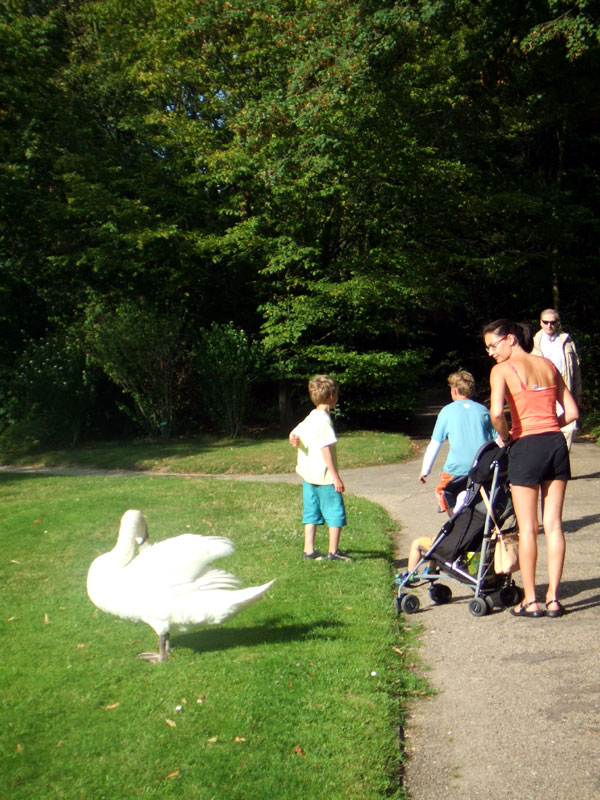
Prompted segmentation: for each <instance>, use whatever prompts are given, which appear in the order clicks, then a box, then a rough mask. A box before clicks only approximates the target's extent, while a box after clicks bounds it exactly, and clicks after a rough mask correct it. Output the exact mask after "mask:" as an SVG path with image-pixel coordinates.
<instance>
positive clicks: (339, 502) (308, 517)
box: [302, 481, 346, 528]
mask: <svg viewBox="0 0 600 800" xmlns="http://www.w3.org/2000/svg"><path fill="white" fill-rule="evenodd" d="M302 501H303V503H304V509H303V513H302V523H303V524H304V525H323V524H324V523H327V525H328V526H329V527H330V528H342V527H343V526H344V525H345V524H346V508H345V506H344V498H343V497H342V493H341V492H336V490H335V489H334V486H333V483H327V484H325V486H319V485H318V484H316V483H307V482H306V481H303V482H302Z"/></svg>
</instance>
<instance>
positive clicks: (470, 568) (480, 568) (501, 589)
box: [396, 441, 523, 617]
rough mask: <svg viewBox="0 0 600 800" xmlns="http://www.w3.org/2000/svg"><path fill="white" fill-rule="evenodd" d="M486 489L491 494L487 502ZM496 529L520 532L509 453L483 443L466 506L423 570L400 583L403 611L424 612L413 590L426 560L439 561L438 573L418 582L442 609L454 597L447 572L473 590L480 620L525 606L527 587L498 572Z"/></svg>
mask: <svg viewBox="0 0 600 800" xmlns="http://www.w3.org/2000/svg"><path fill="white" fill-rule="evenodd" d="M482 489H483V491H484V492H485V493H486V494H487V499H488V503H487V504H486V502H485V499H484V497H483V495H482V491H481V490H482ZM496 525H497V526H498V528H499V529H500V530H501V531H502V533H503V534H505V533H509V532H511V531H514V530H515V529H516V520H515V516H514V512H513V506H512V500H511V496H510V487H509V485H508V455H507V452H506V450H505V449H504V448H501V447H498V445H497V444H496V443H495V442H493V441H490V442H486V443H485V444H484V445H482V447H481V448H480V449H479V451H478V452H477V455H476V456H475V460H474V461H473V466H472V467H471V470H470V471H469V477H468V482H467V489H466V498H465V501H464V503H463V505H462V506H461V507H460V509H459V510H458V511H457V512H456V514H454V515H453V516H452V517H450V518H449V519H448V521H447V522H446V523H445V525H443V526H442V529H441V530H440V532H439V533H438V535H437V536H436V537H435V539H434V541H433V544H432V545H431V547H430V548H429V550H428V551H427V552H426V553H424V554H423V556H422V558H421V560H420V561H419V563H418V564H417V566H416V567H415V568H414V569H413V570H411V571H410V572H408V573H406V574H405V575H402V576H401V578H397V579H396V582H397V583H398V596H397V598H396V608H397V610H398V613H400V611H404V612H405V613H406V614H415V613H416V612H417V611H418V610H419V607H420V601H419V598H418V596H417V595H416V594H412V593H410V591H408V592H407V589H409V590H410V588H412V587H411V584H413V583H414V580H415V578H416V577H417V572H418V570H419V568H420V567H421V566H423V564H425V563H426V562H433V563H434V565H435V567H436V570H435V571H434V572H433V573H431V572H429V573H428V572H424V573H421V574H420V575H418V579H419V581H425V582H426V583H429V596H430V598H431V600H432V601H433V602H434V603H436V604H437V605H442V604H444V603H449V602H450V600H451V599H452V591H451V589H450V587H449V586H447V585H445V584H442V583H438V581H439V579H440V577H441V576H442V575H443V574H446V575H447V576H448V577H450V578H453V579H454V580H457V581H459V582H460V583H462V584H466V585H467V586H469V587H470V588H471V589H473V592H474V597H473V599H472V600H470V601H469V611H470V612H471V614H473V616H475V617H483V616H485V614H487V613H488V612H489V611H491V610H492V609H493V608H494V607H497V606H499V607H505V606H512V605H516V604H517V603H519V602H520V601H521V599H522V597H523V591H522V589H521V588H520V587H518V586H517V585H516V584H515V582H514V581H513V580H512V578H511V576H510V575H504V574H502V575H498V574H496V572H495V571H494V547H493V546H491V541H492V537H493V536H494V535H495V528H496Z"/></svg>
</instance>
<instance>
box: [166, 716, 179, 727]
mask: <svg viewBox="0 0 600 800" xmlns="http://www.w3.org/2000/svg"><path fill="white" fill-rule="evenodd" d="M165 722H166V723H167V725H170V727H171V728H176V727H177V723H176V722H173V720H172V719H166V718H165Z"/></svg>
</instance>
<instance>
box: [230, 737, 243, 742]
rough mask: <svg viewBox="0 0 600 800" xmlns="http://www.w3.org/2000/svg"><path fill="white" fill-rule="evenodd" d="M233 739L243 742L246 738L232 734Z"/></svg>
mask: <svg viewBox="0 0 600 800" xmlns="http://www.w3.org/2000/svg"><path fill="white" fill-rule="evenodd" d="M233 741H234V742H245V741H246V740H245V739H244V737H243V736H234V737H233Z"/></svg>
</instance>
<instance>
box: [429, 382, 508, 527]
mask: <svg viewBox="0 0 600 800" xmlns="http://www.w3.org/2000/svg"><path fill="white" fill-rule="evenodd" d="M448 386H449V387H450V396H451V397H452V402H451V403H449V404H448V405H447V406H444V407H443V408H442V410H441V411H440V413H439V414H438V418H437V420H436V423H435V427H434V429H433V433H432V435H431V441H430V442H429V445H428V447H427V450H426V451H425V455H424V456H423V465H422V467H421V474H420V475H419V480H420V481H421V483H425V478H426V477H427V476H428V475H429V473H430V472H431V468H432V467H433V462H434V461H435V459H436V456H437V454H438V453H439V451H440V447H441V446H442V444H443V443H444V442H445V441H446V439H448V443H449V445H450V450H449V452H448V457H447V458H446V461H445V462H444V466H443V467H442V474H441V476H440V481H439V484H438V486H437V487H436V490H435V493H436V495H437V499H438V503H439V510H440V512H444V511H447V512H448V514H449V515H451V514H452V512H453V509H454V507H455V505H456V499H457V494H458V492H460V488H458V490H457V491H454V490H453V488H452V486H448V484H449V483H450V481H452V479H453V478H460V477H464V478H465V481H464V483H465V484H466V478H467V475H468V474H469V470H470V469H471V466H472V465H473V460H474V458H475V455H476V454H477V451H478V450H479V448H480V447H481V445H483V444H485V442H487V441H489V440H491V439H495V438H496V435H497V434H496V431H495V430H494V428H493V426H492V422H491V420H490V413H489V411H488V410H487V408H486V407H485V406H484V405H482V404H481V403H477V402H476V401H475V400H472V399H471V398H472V397H473V395H474V394H475V378H474V377H473V376H472V375H471V373H470V372H467V371H466V370H459V371H458V372H452V373H451V374H450V375H448ZM457 483H458V485H459V486H460V481H458V482H457V481H453V484H454V485H456V484H457ZM463 488H464V487H463Z"/></svg>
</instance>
